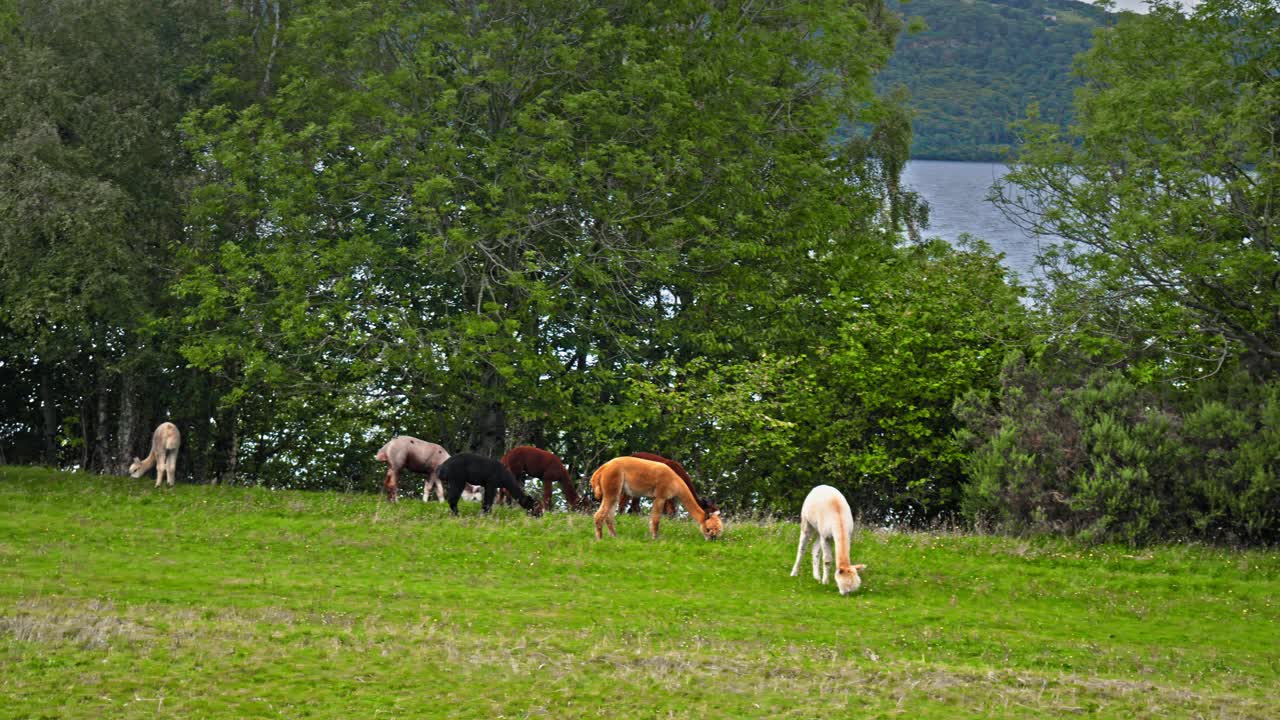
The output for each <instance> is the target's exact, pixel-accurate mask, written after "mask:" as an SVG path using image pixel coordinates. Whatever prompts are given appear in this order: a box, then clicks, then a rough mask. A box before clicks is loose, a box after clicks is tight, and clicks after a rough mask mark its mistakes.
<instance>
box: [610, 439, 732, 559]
mask: <svg viewBox="0 0 1280 720" xmlns="http://www.w3.org/2000/svg"><path fill="white" fill-rule="evenodd" d="M591 491H592V492H593V493H595V495H596V497H598V498H600V509H599V510H597V511H596V514H595V520H596V539H597V540H599V539H600V538H601V537H602V535H601V532H600V526H601V524H604V523H607V524H608V525H609V534H610V535H612V536H614V537H617V536H618V531H617V530H616V529H615V528H614V525H613V514H614V511H615V509H616V508H617V507H618V502H619V500H620V499H621V497H622V495H623V494H624V493H625V494H627V495H630V496H632V497H651V498H653V511H652V513H650V515H649V534H650V535H651V536H653V537H655V538H656V537H658V520H659V519H660V518H661V517H662V507H663V505H664V504H665V503H666V501H667V500H668V499H671V498H676V499H678V500H679V501H680V502H681V503H683V504H684V509H685V510H688V511H689V515H690V516H691V517H693V519H694V520H696V521H697V522H698V527H700V528H701V529H702V536H703V537H705V538H706V539H708V540H714V539H716V538H718V537H720V533H722V532H724V524H723V523H722V522H721V520H720V511H719V510H714V509H711V508H707V509H704V508H703V507H702V506H701V505H699V504H698V501H697V499H696V498H694V496H693V493H692V492H690V491H689V486H688V485H685V483H684V480H681V479H680V476H679V475H677V474H676V473H675V471H674V470H672V469H671V468H669V467H667V466H666V465H663V464H662V463H660V462H654V461H652V460H644V459H641V458H637V457H616V458H614V459H612V460H610V461H609V462H607V463H605V464H604V465H601V466H600V468H599V469H597V470H596V471H595V473H593V474H592V475H591Z"/></svg>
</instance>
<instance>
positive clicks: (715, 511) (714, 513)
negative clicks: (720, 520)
mask: <svg viewBox="0 0 1280 720" xmlns="http://www.w3.org/2000/svg"><path fill="white" fill-rule="evenodd" d="M709 517H720V511H719V510H713V511H712V512H711V515H710V516H709Z"/></svg>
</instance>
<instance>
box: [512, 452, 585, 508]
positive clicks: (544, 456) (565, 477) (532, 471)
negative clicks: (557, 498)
mask: <svg viewBox="0 0 1280 720" xmlns="http://www.w3.org/2000/svg"><path fill="white" fill-rule="evenodd" d="M502 464H503V465H505V466H506V467H507V469H508V470H510V471H511V474H512V475H514V476H515V478H516V481H517V482H524V480H525V478H531V477H536V478H541V479H542V505H541V509H542V510H543V511H546V510H548V509H550V507H551V483H553V482H554V483H558V484H559V485H560V492H562V493H564V502H565V505H567V506H568V507H569V509H570V510H578V509H580V507H581V505H582V498H581V497H579V496H578V489H577V488H575V487H574V486H573V482H572V481H570V480H569V471H568V470H565V468H564V463H562V462H560V458H558V457H556V455H555V453H550V452H547V451H546V450H543V449H541V448H536V447H533V446H532V445H520V446H518V447H513V448H511V449H510V450H508V451H507V454H506V455H503V456H502Z"/></svg>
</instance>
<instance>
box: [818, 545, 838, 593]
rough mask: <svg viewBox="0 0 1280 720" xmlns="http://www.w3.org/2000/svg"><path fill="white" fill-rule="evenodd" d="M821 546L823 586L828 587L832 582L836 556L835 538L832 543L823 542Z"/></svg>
mask: <svg viewBox="0 0 1280 720" xmlns="http://www.w3.org/2000/svg"><path fill="white" fill-rule="evenodd" d="M819 545H821V546H822V584H823V585H826V584H827V583H828V582H831V564H832V558H833V557H834V556H835V550H834V549H833V548H835V538H832V539H831V540H830V541H827V540H825V539H824V540H822V541H821V542H820V543H819Z"/></svg>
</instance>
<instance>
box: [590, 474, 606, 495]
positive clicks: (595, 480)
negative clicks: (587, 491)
mask: <svg viewBox="0 0 1280 720" xmlns="http://www.w3.org/2000/svg"><path fill="white" fill-rule="evenodd" d="M603 469H604V466H603V465H601V466H600V467H599V468H597V469H596V471H595V472H593V473H591V494H592V495H595V496H596V500H603V499H604V495H603V494H602V493H601V492H600V471H601V470H603Z"/></svg>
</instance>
